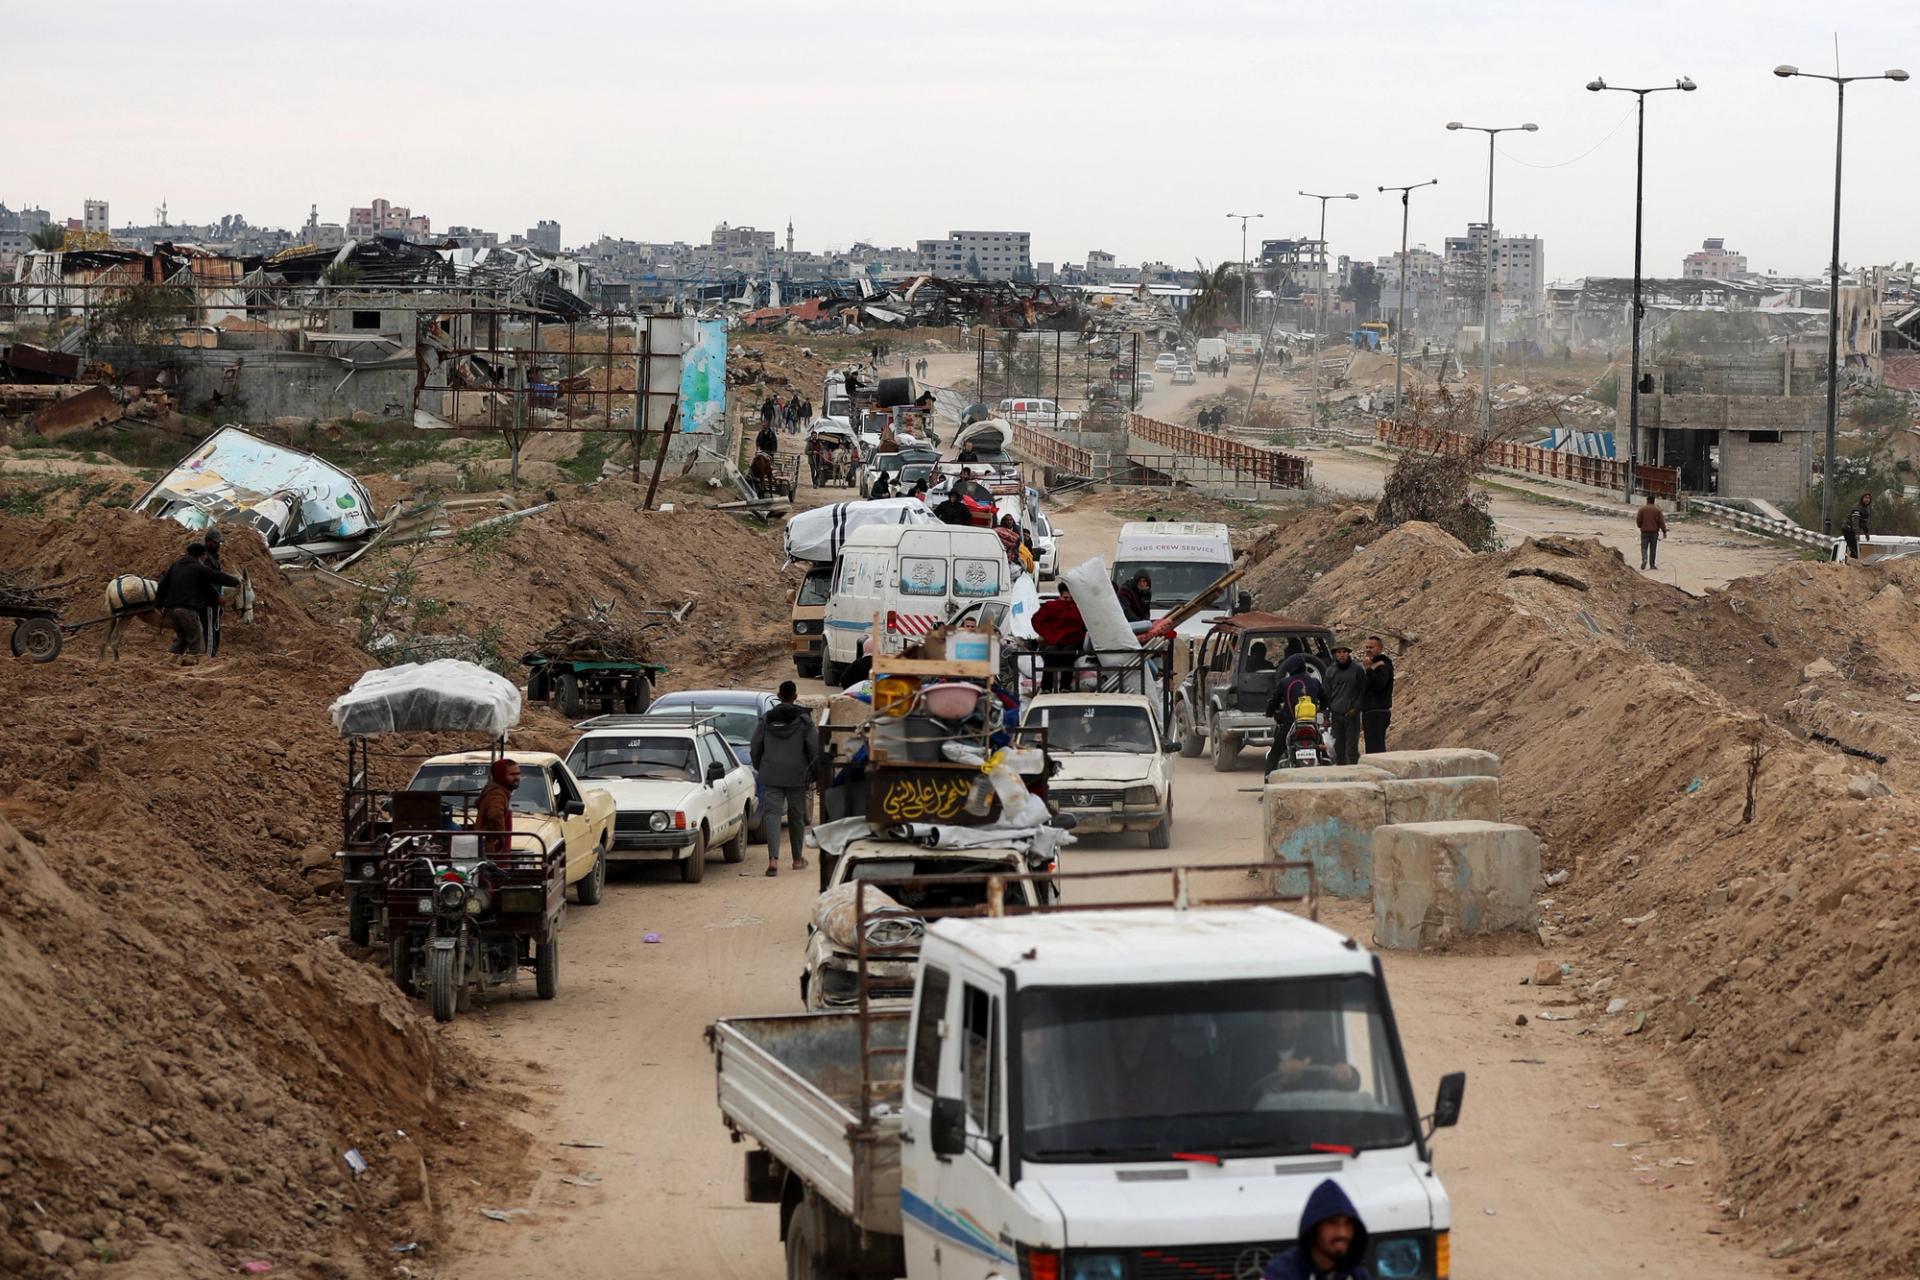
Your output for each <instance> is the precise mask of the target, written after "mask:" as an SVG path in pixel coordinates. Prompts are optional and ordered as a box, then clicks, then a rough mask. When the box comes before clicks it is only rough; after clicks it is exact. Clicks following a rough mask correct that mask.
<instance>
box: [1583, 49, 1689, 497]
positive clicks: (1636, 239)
mask: <svg viewBox="0 0 1920 1280" xmlns="http://www.w3.org/2000/svg"><path fill="white" fill-rule="evenodd" d="M1698 87H1699V86H1697V85H1695V84H1694V83H1693V81H1692V80H1691V79H1689V78H1688V77H1686V76H1681V77H1680V78H1679V79H1678V80H1675V81H1674V82H1673V83H1672V84H1662V85H1654V86H1652V87H1650V88H1646V89H1629V88H1625V87H1623V86H1620V85H1612V84H1608V83H1607V82H1606V81H1605V80H1603V79H1601V78H1600V77H1599V76H1595V77H1594V78H1593V79H1592V80H1590V81H1588V82H1587V89H1588V90H1589V91H1590V92H1592V93H1601V92H1605V91H1607V90H1612V91H1613V92H1615V93H1631V94H1633V95H1634V96H1635V97H1636V98H1637V99H1638V100H1639V110H1640V126H1639V133H1640V140H1639V143H1638V145H1637V146H1636V148H1635V150H1634V160H1633V321H1632V323H1633V359H1632V365H1631V372H1630V375H1629V376H1630V377H1631V379H1632V383H1631V385H1630V387H1629V388H1628V392H1627V471H1626V483H1625V485H1624V486H1623V488H1622V489H1621V492H1620V496H1621V499H1622V500H1623V501H1626V502H1632V501H1633V485H1634V476H1635V474H1636V473H1637V472H1638V470H1639V468H1640V321H1641V318H1642V316H1643V315H1644V314H1645V313H1646V307H1645V306H1644V305H1643V304H1642V303H1641V301H1640V242H1641V234H1640V232H1641V218H1642V215H1643V213H1644V211H1645V207H1646V206H1645V192H1646V182H1647V95H1648V94H1650V93H1662V92H1665V91H1667V90H1669V89H1677V90H1679V91H1680V92H1682V93H1692V92H1693V91H1694V89H1696V88H1698ZM1618 403H1619V400H1618V397H1616V398H1615V404H1616V405H1618Z"/></svg>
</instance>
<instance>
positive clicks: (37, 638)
mask: <svg viewBox="0 0 1920 1280" xmlns="http://www.w3.org/2000/svg"><path fill="white" fill-rule="evenodd" d="M13 656H14V657H16V658H32V659H33V660H34V661H35V662H52V661H53V660H54V659H55V658H57V657H59V656H60V624H59V623H57V622H55V621H54V620H53V619H52V618H22V619H20V620H19V621H18V622H16V623H14V624H13Z"/></svg>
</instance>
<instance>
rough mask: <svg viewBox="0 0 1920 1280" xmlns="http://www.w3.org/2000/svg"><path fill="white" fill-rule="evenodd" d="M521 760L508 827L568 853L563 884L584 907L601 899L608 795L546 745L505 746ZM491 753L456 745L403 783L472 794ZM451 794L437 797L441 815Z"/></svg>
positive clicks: (449, 808) (609, 840)
mask: <svg viewBox="0 0 1920 1280" xmlns="http://www.w3.org/2000/svg"><path fill="white" fill-rule="evenodd" d="M506 758H507V759H508V760H512V761H513V762H514V763H516V764H518V765H519V766H520V785H519V786H518V787H515V788H514V792H513V799H512V800H511V801H510V802H509V804H510V807H511V809H512V811H513V829H514V831H516V832H518V833H522V834H531V835H534V836H537V837H539V839H540V842H541V843H542V844H543V845H544V846H545V847H547V848H548V849H562V850H565V851H566V855H567V885H568V887H570V888H571V889H573V891H574V895H575V896H576V897H577V898H578V899H579V901H580V905H581V906H583V907H591V906H593V905H595V904H596V903H598V902H599V901H600V895H601V893H602V892H603V891H604V890H605V889H606V887H607V856H608V852H609V851H610V850H611V849H612V847H613V801H612V800H611V799H610V798H608V797H607V796H606V795H605V794H604V793H602V792H599V791H595V790H593V789H592V788H590V787H583V786H581V785H580V779H579V778H578V777H576V776H575V775H574V772H573V769H572V768H571V767H570V766H569V765H568V764H567V762H565V761H562V760H561V759H560V757H559V756H557V755H554V754H553V753H552V752H550V751H509V752H507V753H506ZM492 761H493V757H492V756H491V755H490V754H488V753H487V752H485V751H458V752H453V753H451V754H448V755H442V756H434V757H432V758H431V759H429V760H426V761H424V762H423V763H422V764H421V765H420V768H419V770H418V771H417V772H415V773H414V775H413V781H412V782H411V783H409V784H408V787H409V789H411V790H414V791H439V792H442V793H451V795H459V796H472V795H477V794H479V792H480V790H481V788H483V787H485V786H486V785H487V768H488V766H489V765H490V764H491V763H492ZM454 808H455V806H454V804H453V802H452V800H451V796H448V797H446V798H443V799H442V801H441V814H442V820H443V822H444V821H448V820H451V818H452V815H453V812H454Z"/></svg>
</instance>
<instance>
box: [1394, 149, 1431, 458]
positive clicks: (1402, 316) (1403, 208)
mask: <svg viewBox="0 0 1920 1280" xmlns="http://www.w3.org/2000/svg"><path fill="white" fill-rule="evenodd" d="M1439 182H1440V179H1438V178H1428V179H1427V180H1426V181H1425V182H1415V183H1412V184H1410V185H1408V186H1404V187H1380V188H1379V190H1380V191H1383V192H1386V191H1398V192H1399V193H1400V313H1399V319H1397V320H1395V321H1394V322H1393V420H1394V421H1395V422H1398V421H1400V361H1401V357H1402V356H1403V355H1404V354H1405V351H1406V346H1407V215H1408V214H1409V213H1410V212H1411V208H1412V204H1413V193H1414V192H1416V191H1418V190H1419V189H1420V188H1422V187H1432V186H1437V185H1439Z"/></svg>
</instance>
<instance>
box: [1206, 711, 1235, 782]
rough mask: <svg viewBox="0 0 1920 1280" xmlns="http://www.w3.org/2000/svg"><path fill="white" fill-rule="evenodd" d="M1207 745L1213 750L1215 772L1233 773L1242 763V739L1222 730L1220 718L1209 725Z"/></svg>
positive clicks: (1214, 718)
mask: <svg viewBox="0 0 1920 1280" xmlns="http://www.w3.org/2000/svg"><path fill="white" fill-rule="evenodd" d="M1207 745H1208V746H1210V747H1212V748H1213V771H1214V772H1215V773H1232V772H1233V771H1234V768H1235V767H1236V766H1238V765H1239V763H1240V739H1239V738H1237V737H1235V736H1234V735H1233V734H1230V733H1227V732H1225V731H1224V730H1222V729H1221V728H1220V718H1219V717H1218V716H1215V717H1213V718H1212V719H1211V720H1210V721H1209V722H1208V724H1207Z"/></svg>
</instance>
